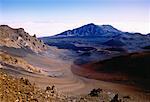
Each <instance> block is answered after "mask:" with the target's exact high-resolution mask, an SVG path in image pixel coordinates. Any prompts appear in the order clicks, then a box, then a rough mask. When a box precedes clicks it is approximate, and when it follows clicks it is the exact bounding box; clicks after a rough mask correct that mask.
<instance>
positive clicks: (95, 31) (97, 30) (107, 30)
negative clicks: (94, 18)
mask: <svg viewBox="0 0 150 102" xmlns="http://www.w3.org/2000/svg"><path fill="white" fill-rule="evenodd" d="M121 33H122V32H121V31H120V30H118V29H116V28H114V27H113V26H111V25H101V26H99V25H95V24H93V23H90V24H87V25H84V26H82V27H79V28H76V29H73V30H68V31H65V32H62V33H60V34H58V35H56V36H57V37H67V36H79V37H83V36H103V35H106V34H107V35H108V34H110V35H113V36H115V35H118V34H121Z"/></svg>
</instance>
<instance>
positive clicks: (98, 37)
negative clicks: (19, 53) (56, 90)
mask: <svg viewBox="0 0 150 102" xmlns="http://www.w3.org/2000/svg"><path fill="white" fill-rule="evenodd" d="M41 39H42V40H43V41H44V42H45V43H47V44H49V45H52V46H55V45H56V46H60V45H61V48H62V44H64V45H63V48H64V46H65V45H68V44H69V45H68V46H69V47H70V46H72V45H70V44H73V46H74V45H79V46H80V45H82V46H84V45H86V46H90V47H93V46H94V47H100V48H104V47H123V48H125V49H127V50H131V51H132V50H134V51H135V50H140V49H141V48H143V47H145V46H150V35H149V34H147V35H144V34H141V33H130V32H123V31H121V30H118V29H116V28H114V27H113V26H111V25H95V24H93V23H90V24H87V25H84V26H81V27H79V28H75V29H73V30H67V31H64V32H62V33H60V34H57V35H55V36H51V37H43V38H41ZM65 48H66V47H65Z"/></svg>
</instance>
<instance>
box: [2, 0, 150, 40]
mask: <svg viewBox="0 0 150 102" xmlns="http://www.w3.org/2000/svg"><path fill="white" fill-rule="evenodd" d="M88 23H95V24H96V25H103V24H110V25H112V26H114V27H116V28H117V29H119V30H122V31H128V32H140V33H143V34H146V33H150V0H0V24H1V25H2V24H5V25H9V26H10V27H13V28H24V29H25V31H27V32H28V33H30V34H31V35H33V34H36V35H37V36H38V37H42V36H51V35H55V34H58V33H61V32H63V31H65V30H69V29H74V28H76V27H80V26H82V25H85V24H88Z"/></svg>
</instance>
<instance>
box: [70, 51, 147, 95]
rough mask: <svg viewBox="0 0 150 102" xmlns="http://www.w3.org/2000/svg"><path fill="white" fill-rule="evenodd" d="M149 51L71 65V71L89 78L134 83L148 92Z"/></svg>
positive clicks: (127, 83)
mask: <svg viewBox="0 0 150 102" xmlns="http://www.w3.org/2000/svg"><path fill="white" fill-rule="evenodd" d="M149 63H150V52H142V53H132V54H128V55H124V56H119V57H114V58H112V59H108V60H105V61H101V62H92V63H88V64H84V65H78V66H72V72H73V73H75V74H77V75H80V76H84V77H87V78H91V79H97V80H103V81H109V82H117V83H122V84H126V85H134V86H136V87H138V88H139V89H140V90H143V91H146V92H150V75H149V73H150V69H149V68H150V64H149Z"/></svg>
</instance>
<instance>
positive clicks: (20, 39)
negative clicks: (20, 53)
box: [0, 25, 47, 53]
mask: <svg viewBox="0 0 150 102" xmlns="http://www.w3.org/2000/svg"><path fill="white" fill-rule="evenodd" d="M0 46H7V47H14V48H25V49H31V50H32V51H33V52H36V53H38V52H41V51H44V50H46V49H47V46H46V45H45V44H44V43H43V42H42V41H41V40H38V39H37V38H36V37H35V36H30V35H29V34H28V33H27V32H25V31H24V29H23V28H18V29H13V28H11V27H9V26H7V25H1V26H0Z"/></svg>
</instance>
